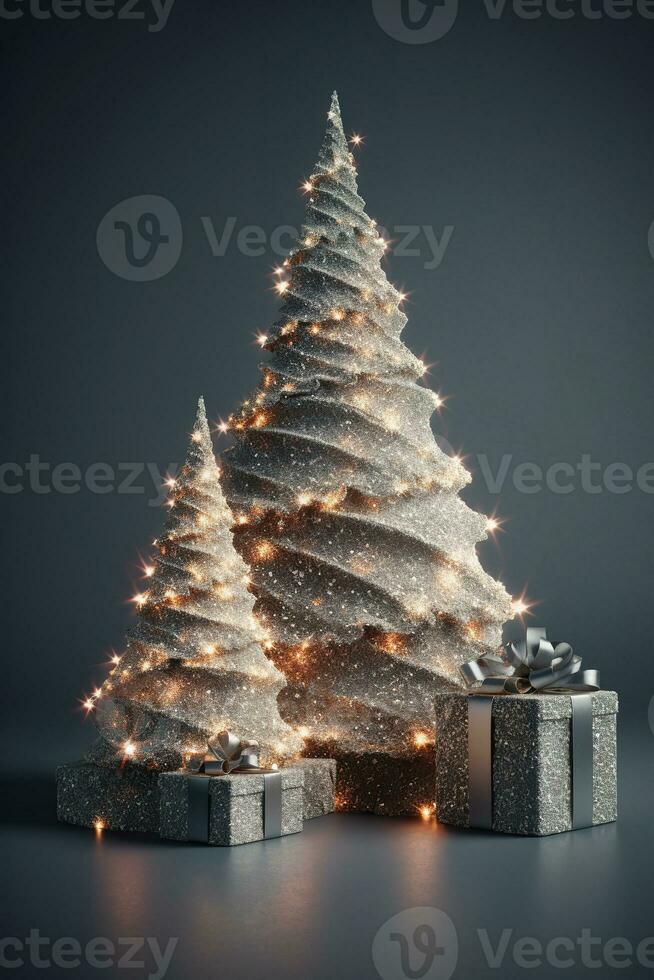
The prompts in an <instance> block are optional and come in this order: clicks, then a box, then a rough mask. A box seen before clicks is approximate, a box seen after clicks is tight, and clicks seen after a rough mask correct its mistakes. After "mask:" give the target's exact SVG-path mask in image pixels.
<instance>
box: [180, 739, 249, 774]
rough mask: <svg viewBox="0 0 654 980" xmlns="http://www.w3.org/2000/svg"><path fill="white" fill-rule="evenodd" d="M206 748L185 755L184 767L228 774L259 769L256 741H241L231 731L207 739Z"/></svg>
mask: <svg viewBox="0 0 654 980" xmlns="http://www.w3.org/2000/svg"><path fill="white" fill-rule="evenodd" d="M207 748H208V749H209V751H208V752H207V753H204V752H198V753H194V754H192V755H190V756H188V757H187V759H186V768H187V769H188V770H189V771H190V772H203V773H205V774H206V775H207V776H220V775H224V776H228V775H229V773H230V772H236V771H238V772H251V771H252V770H259V743H258V742H247V741H243V740H241V739H240V738H239V737H238V735H235V734H234V733H233V732H219V733H218V735H214V736H213V737H212V738H210V739H209V741H208V742H207Z"/></svg>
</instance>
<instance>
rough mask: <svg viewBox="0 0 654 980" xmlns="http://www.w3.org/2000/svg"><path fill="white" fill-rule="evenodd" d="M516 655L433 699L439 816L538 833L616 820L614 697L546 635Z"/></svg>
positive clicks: (535, 634)
mask: <svg viewBox="0 0 654 980" xmlns="http://www.w3.org/2000/svg"><path fill="white" fill-rule="evenodd" d="M512 655H513V656H512V661H511V662H510V663H509V664H508V666H507V665H505V666H502V665H501V664H500V661H497V662H494V663H488V662H486V663H482V662H481V661H479V662H477V663H476V664H475V665H473V666H474V667H475V669H476V674H475V675H474V676H472V675H471V674H470V671H468V673H467V675H466V676H467V678H468V680H469V681H470V680H471V676H472V679H473V680H476V681H477V682H478V683H477V684H476V685H475V686H474V687H472V688H471V689H470V690H469V691H468V692H467V693H462V692H457V693H444V694H440V695H438V697H437V699H436V817H437V819H438V820H439V821H440V822H442V823H446V824H453V825H454V826H458V827H478V828H482V829H486V830H493V831H496V832H498V833H505V834H527V835H536V836H544V835H547V834H558V833H562V832H564V831H568V830H576V829H580V828H582V827H590V826H594V825H596V824H604V823H610V822H612V821H614V820H616V819H617V766H616V720H617V711H618V696H617V694H615V692H613V691H601V690H598V689H596V688H597V685H598V678H597V676H596V673H595V672H594V671H585V672H580V670H579V667H580V663H581V661H580V659H579V658H578V657H574V656H573V654H572V649H571V648H570V647H569V646H568V645H567V644H558V645H556V646H553V645H552V644H550V643H548V641H547V640H546V636H545V630H529V631H528V636H527V641H526V643H523V644H522V645H519V646H517V647H516V646H514V647H512ZM548 658H549V662H548ZM479 665H481V669H480V667H479ZM467 666H468V667H470V665H467ZM464 673H465V671H464ZM590 675H593V676H590ZM595 682H597V683H595Z"/></svg>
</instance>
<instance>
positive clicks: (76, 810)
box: [57, 762, 159, 834]
mask: <svg viewBox="0 0 654 980" xmlns="http://www.w3.org/2000/svg"><path fill="white" fill-rule="evenodd" d="M157 779H158V773H157V772H155V771H153V770H149V769H144V768H143V767H142V766H132V765H129V764H127V765H125V766H123V767H122V768H121V769H110V768H107V767H104V766H95V765H92V764H89V763H85V762H75V763H72V764H71V765H65V766H59V767H58V769H57V819H58V820H61V821H62V822H63V823H72V824H76V825H77V826H78V827H95V826H96V825H97V824H98V821H100V823H101V826H102V828H103V829H106V830H126V831H140V832H142V833H155V834H156V833H157V831H158V830H159V790H158V787H157Z"/></svg>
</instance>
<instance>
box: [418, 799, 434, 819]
mask: <svg viewBox="0 0 654 980" xmlns="http://www.w3.org/2000/svg"><path fill="white" fill-rule="evenodd" d="M418 813H419V814H420V816H421V817H422V819H423V820H431V818H432V817H433V816H434V804H433V803H424V804H423V805H422V806H419V807H418Z"/></svg>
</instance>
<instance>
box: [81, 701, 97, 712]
mask: <svg viewBox="0 0 654 980" xmlns="http://www.w3.org/2000/svg"><path fill="white" fill-rule="evenodd" d="M82 706H83V707H84V708H85V709H86V711H93V709H94V708H95V701H94V700H93V698H87V699H86V701H82Z"/></svg>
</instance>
